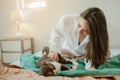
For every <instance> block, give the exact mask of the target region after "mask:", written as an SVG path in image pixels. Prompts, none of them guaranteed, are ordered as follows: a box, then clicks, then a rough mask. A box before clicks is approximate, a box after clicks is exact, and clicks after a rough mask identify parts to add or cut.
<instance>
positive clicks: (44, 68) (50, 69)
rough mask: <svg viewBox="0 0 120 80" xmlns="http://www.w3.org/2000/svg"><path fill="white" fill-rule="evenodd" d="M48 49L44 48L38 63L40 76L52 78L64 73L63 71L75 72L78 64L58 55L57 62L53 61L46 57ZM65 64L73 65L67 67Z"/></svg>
mask: <svg viewBox="0 0 120 80" xmlns="http://www.w3.org/2000/svg"><path fill="white" fill-rule="evenodd" d="M49 51H50V48H49V47H47V46H46V47H44V48H43V50H42V55H43V56H42V58H40V60H39V61H38V64H37V66H38V67H39V68H40V72H39V74H40V75H43V76H53V75H55V74H56V73H57V72H59V71H64V70H76V69H77V66H78V63H77V62H76V61H75V60H70V59H68V58H65V57H63V56H61V55H60V54H59V53H58V57H59V60H58V61H55V60H53V59H51V58H49V57H48V54H49ZM65 64H73V66H72V67H68V66H66V65H65Z"/></svg>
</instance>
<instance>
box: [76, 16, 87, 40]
mask: <svg viewBox="0 0 120 80" xmlns="http://www.w3.org/2000/svg"><path fill="white" fill-rule="evenodd" d="M77 27H78V33H79V37H80V42H81V41H82V40H83V39H84V38H85V37H86V35H88V34H89V24H88V21H87V20H85V19H84V18H79V20H78V24H77Z"/></svg>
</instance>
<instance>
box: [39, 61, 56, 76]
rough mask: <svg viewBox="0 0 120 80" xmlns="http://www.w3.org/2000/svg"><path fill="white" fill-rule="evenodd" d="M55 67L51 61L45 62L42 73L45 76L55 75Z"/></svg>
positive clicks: (41, 69) (41, 68)
mask: <svg viewBox="0 0 120 80" xmlns="http://www.w3.org/2000/svg"><path fill="white" fill-rule="evenodd" d="M54 71H55V67H54V65H53V64H51V63H47V62H44V64H43V65H42V66H41V67H40V72H39V74H40V75H43V76H53V75H54V74H55V72H54Z"/></svg>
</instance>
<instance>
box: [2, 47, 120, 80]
mask: <svg viewBox="0 0 120 80" xmlns="http://www.w3.org/2000/svg"><path fill="white" fill-rule="evenodd" d="M110 51H111V53H112V54H111V57H113V56H116V55H119V54H120V48H116V47H113V48H111V49H110ZM34 55H35V56H37V57H40V56H41V52H38V53H35V54H34ZM11 65H17V66H20V67H22V66H23V64H21V63H20V60H17V61H15V62H13V63H12V64H11ZM18 68H19V67H15V66H12V67H10V66H7V67H6V66H2V67H1V68H0V80H58V79H59V80H66V79H68V80H87V79H88V80H119V79H120V74H112V75H87V74H86V75H85V74H84V75H77V76H69V75H64V74H62V73H60V74H62V75H58V76H52V77H44V76H40V75H38V74H37V73H36V72H33V71H31V70H27V69H20V68H19V69H18ZM119 68H120V67H119V66H118V69H119ZM118 73H119V72H118Z"/></svg>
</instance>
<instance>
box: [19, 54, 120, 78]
mask: <svg viewBox="0 0 120 80" xmlns="http://www.w3.org/2000/svg"><path fill="white" fill-rule="evenodd" d="M38 60H39V57H36V56H35V55H32V54H23V55H21V57H20V61H21V63H22V66H23V68H25V69H28V70H32V71H34V72H37V73H39V68H38V67H37V66H36V64H37V62H38ZM77 62H78V63H79V66H78V69H77V70H67V71H61V72H58V73H57V74H55V76H80V75H120V54H119V55H117V56H115V57H112V58H109V59H108V60H107V62H106V63H105V64H103V65H100V66H99V67H98V69H96V70H85V64H84V61H83V60H78V61H77Z"/></svg>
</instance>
